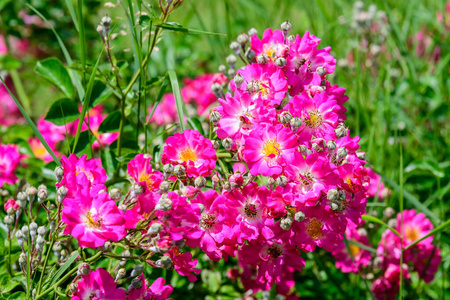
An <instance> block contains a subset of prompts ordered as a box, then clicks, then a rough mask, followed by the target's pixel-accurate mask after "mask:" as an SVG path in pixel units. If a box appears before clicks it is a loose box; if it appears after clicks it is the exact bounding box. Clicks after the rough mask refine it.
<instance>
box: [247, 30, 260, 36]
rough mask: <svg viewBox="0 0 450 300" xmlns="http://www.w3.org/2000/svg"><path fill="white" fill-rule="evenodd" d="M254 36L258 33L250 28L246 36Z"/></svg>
mask: <svg viewBox="0 0 450 300" xmlns="http://www.w3.org/2000/svg"><path fill="white" fill-rule="evenodd" d="M255 34H258V31H256V29H255V28H250V30H249V31H248V36H253V35H255Z"/></svg>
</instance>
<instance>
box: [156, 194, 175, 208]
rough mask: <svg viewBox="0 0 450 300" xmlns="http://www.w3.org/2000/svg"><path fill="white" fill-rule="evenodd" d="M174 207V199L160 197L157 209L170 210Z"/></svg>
mask: <svg viewBox="0 0 450 300" xmlns="http://www.w3.org/2000/svg"><path fill="white" fill-rule="evenodd" d="M171 208H172V201H171V200H170V199H169V198H168V197H167V196H162V197H161V198H159V201H158V204H156V206H155V210H162V211H169V210H170V209H171Z"/></svg>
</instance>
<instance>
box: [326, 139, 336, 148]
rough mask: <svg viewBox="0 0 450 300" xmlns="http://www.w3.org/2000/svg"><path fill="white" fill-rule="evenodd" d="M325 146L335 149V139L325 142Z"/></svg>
mask: <svg viewBox="0 0 450 300" xmlns="http://www.w3.org/2000/svg"><path fill="white" fill-rule="evenodd" d="M327 148H328V150H334V149H336V142H335V141H328V142H327Z"/></svg>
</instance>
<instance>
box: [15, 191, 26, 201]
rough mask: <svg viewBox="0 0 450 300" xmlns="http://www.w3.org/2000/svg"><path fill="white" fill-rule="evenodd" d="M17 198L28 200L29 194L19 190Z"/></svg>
mask: <svg viewBox="0 0 450 300" xmlns="http://www.w3.org/2000/svg"><path fill="white" fill-rule="evenodd" d="M17 200H19V201H25V200H27V195H26V194H25V193H24V192H19V193H17Z"/></svg>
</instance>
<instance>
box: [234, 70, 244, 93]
mask: <svg viewBox="0 0 450 300" xmlns="http://www.w3.org/2000/svg"><path fill="white" fill-rule="evenodd" d="M233 80H234V84H235V85H236V87H237V88H238V89H240V88H241V85H242V83H243V82H244V76H242V74H241V73H237V74H236V76H234V78H233Z"/></svg>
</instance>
